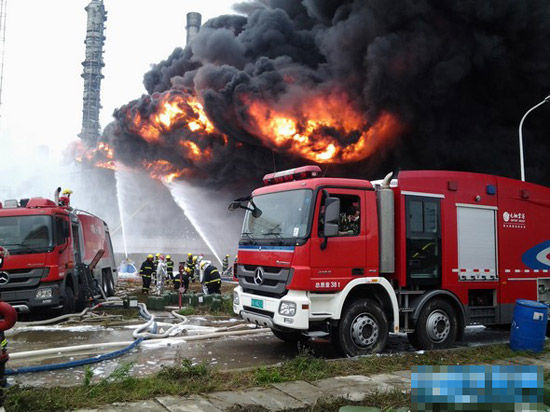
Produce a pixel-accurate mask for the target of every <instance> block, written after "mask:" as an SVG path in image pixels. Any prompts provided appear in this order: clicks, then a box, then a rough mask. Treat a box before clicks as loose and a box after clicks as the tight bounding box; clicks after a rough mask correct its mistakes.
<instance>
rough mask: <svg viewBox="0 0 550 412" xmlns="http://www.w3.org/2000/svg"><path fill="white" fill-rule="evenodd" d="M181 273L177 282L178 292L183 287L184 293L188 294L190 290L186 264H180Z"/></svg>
mask: <svg viewBox="0 0 550 412" xmlns="http://www.w3.org/2000/svg"><path fill="white" fill-rule="evenodd" d="M179 273H180V275H179V277H180V278H179V279H178V280H177V281H178V290H179V289H180V288H181V287H182V286H183V292H182V293H187V291H188V290H189V274H188V273H187V266H186V262H180V267H179ZM182 283H183V285H182Z"/></svg>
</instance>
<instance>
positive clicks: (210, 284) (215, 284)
mask: <svg viewBox="0 0 550 412" xmlns="http://www.w3.org/2000/svg"><path fill="white" fill-rule="evenodd" d="M201 269H202V270H203V275H202V276H201V282H202V284H203V285H204V286H205V287H206V292H207V294H208V295H212V294H215V293H217V294H221V287H222V280H221V277H220V272H218V269H217V268H216V266H214V265H212V264H210V262H208V261H206V262H204V264H201Z"/></svg>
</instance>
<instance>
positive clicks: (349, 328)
mask: <svg viewBox="0 0 550 412" xmlns="http://www.w3.org/2000/svg"><path fill="white" fill-rule="evenodd" d="M335 333H336V336H334V338H335V339H334V340H335V342H334V343H335V344H336V347H337V349H339V350H340V351H341V352H342V353H343V354H344V355H347V356H358V355H365V354H368V353H378V352H382V351H383V350H384V348H385V347H386V342H387V341H388V319H387V318H386V315H385V314H384V311H383V310H382V308H381V307H380V305H379V304H378V303H377V302H375V301H374V300H371V299H358V300H355V301H353V302H352V303H351V304H350V305H349V306H348V307H347V308H346V309H345V312H344V313H343V315H342V318H341V320H340V324H339V326H338V328H337V329H336V331H335Z"/></svg>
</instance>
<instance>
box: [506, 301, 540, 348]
mask: <svg viewBox="0 0 550 412" xmlns="http://www.w3.org/2000/svg"><path fill="white" fill-rule="evenodd" d="M547 322H548V306H546V305H545V304H544V303H540V302H536V301H534V300H525V299H518V300H516V306H515V308H514V318H513V320H512V328H511V329H510V347H511V348H512V349H513V350H530V351H533V352H541V351H542V349H543V347H544V338H545V336H546V324H547Z"/></svg>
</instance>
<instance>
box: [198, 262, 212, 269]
mask: <svg viewBox="0 0 550 412" xmlns="http://www.w3.org/2000/svg"><path fill="white" fill-rule="evenodd" d="M209 265H210V261H209V260H203V261H202V262H201V264H200V268H201V270H204V269H206V268H207V267H208V266H209Z"/></svg>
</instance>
